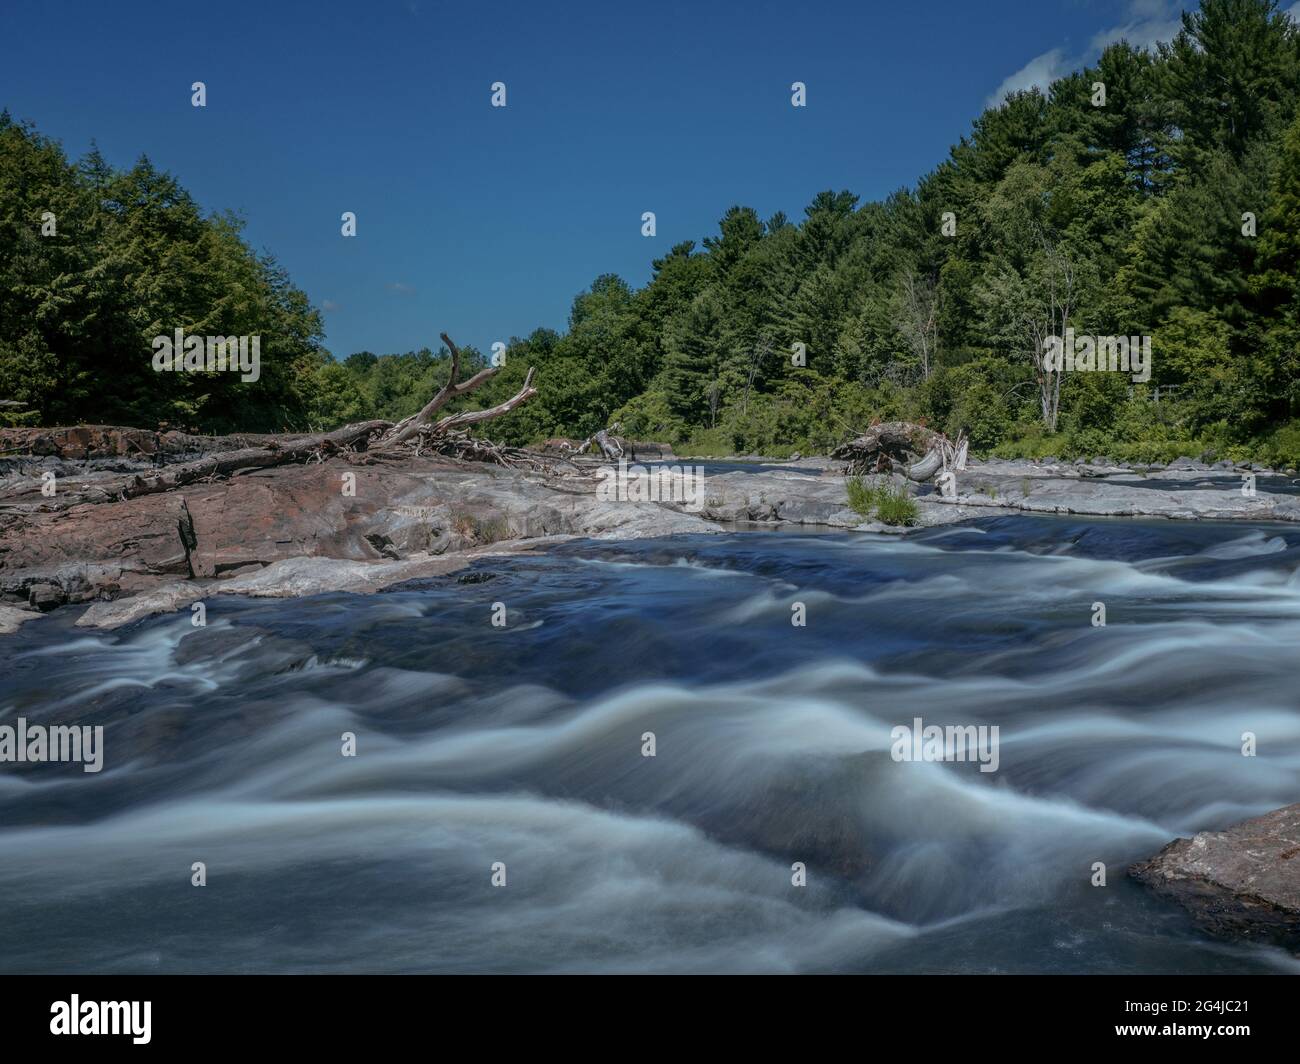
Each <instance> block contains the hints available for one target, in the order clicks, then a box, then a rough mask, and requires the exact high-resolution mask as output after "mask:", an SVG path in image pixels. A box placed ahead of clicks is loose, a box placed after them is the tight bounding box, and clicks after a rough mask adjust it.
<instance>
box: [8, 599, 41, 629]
mask: <svg viewBox="0 0 1300 1064" xmlns="http://www.w3.org/2000/svg"><path fill="white" fill-rule="evenodd" d="M39 616H40V614H39V613H37V612H36V611H35V610H23V609H19V608H18V607H17V606H0V635H13V634H14V632H16V631H18V629H19V628H20V627H21V626H22V625H24V624H26V623H27V622H28V621H31V620H35V619H36V618H37V617H39Z"/></svg>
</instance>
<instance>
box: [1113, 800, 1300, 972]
mask: <svg viewBox="0 0 1300 1064" xmlns="http://www.w3.org/2000/svg"><path fill="white" fill-rule="evenodd" d="M1129 875H1131V876H1133V877H1134V878H1135V879H1137V880H1139V881H1140V882H1142V883H1145V884H1146V885H1147V886H1149V887H1150V888H1151V889H1152V890H1154V891H1155V892H1156V893H1157V894H1160V895H1162V896H1163V897H1167V898H1171V899H1172V900H1174V901H1176V902H1178V903H1179V904H1180V905H1182V906H1183V907H1184V908H1185V909H1187V910H1188V911H1189V912H1190V913H1191V914H1192V917H1193V919H1194V920H1195V921H1196V923H1197V925H1198V926H1200V927H1201V928H1203V929H1204V930H1206V931H1208V932H1210V933H1211V934H1213V935H1217V936H1219V937H1222V938H1232V939H1247V940H1250V941H1258V942H1270V943H1273V944H1275V945H1279V946H1283V947H1285V948H1286V949H1289V950H1291V951H1292V952H1296V953H1300V802H1298V803H1296V804H1295V805H1288V806H1285V807H1283V808H1282V809H1276V810H1274V811H1273V812H1271V813H1266V814H1264V816H1260V817H1255V818H1254V819H1253V820H1245V821H1242V822H1241V823H1240V824H1235V825H1233V826H1232V827H1230V828H1228V829H1226V830H1224V831H1202V832H1199V833H1198V834H1196V835H1194V836H1192V838H1190V839H1175V840H1174V841H1173V842H1171V843H1170V844H1169V845H1168V846H1166V847H1165V848H1164V849H1163V850H1161V851H1160V852H1159V853H1158V854H1156V855H1155V856H1154V857H1152V858H1151V859H1150V860H1148V861H1141V862H1139V863H1138V864H1135V865H1133V867H1132V868H1130V869H1129Z"/></svg>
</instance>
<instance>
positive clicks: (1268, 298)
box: [0, 0, 1300, 466]
mask: <svg viewBox="0 0 1300 1064" xmlns="http://www.w3.org/2000/svg"><path fill="white" fill-rule="evenodd" d="M1298 94H1300V28H1298V27H1297V25H1296V24H1295V23H1293V22H1292V21H1291V20H1290V18H1289V17H1288V16H1286V15H1285V14H1283V13H1281V12H1280V11H1279V10H1278V7H1277V4H1276V2H1275V0H1203V3H1202V4H1201V6H1200V9H1199V10H1198V11H1196V12H1192V13H1185V14H1184V15H1183V16H1182V29H1181V31H1180V32H1179V33H1178V34H1177V36H1176V37H1175V38H1174V39H1173V40H1171V41H1169V42H1168V43H1161V44H1159V45H1157V46H1156V47H1155V48H1154V49H1138V48H1134V47H1132V46H1130V45H1129V44H1127V43H1126V42H1123V41H1121V42H1119V43H1116V44H1113V45H1111V46H1110V47H1108V48H1107V49H1106V50H1105V51H1104V52H1103V53H1102V54H1101V55H1100V57H1099V59H1098V60H1097V62H1096V64H1095V65H1094V66H1092V67H1089V68H1087V69H1084V70H1081V71H1078V72H1076V73H1074V74H1072V75H1070V76H1068V77H1065V78H1063V79H1061V80H1058V81H1056V82H1054V83H1053V84H1052V85H1051V87H1050V90H1049V91H1048V92H1047V93H1046V94H1044V93H1042V92H1039V91H1038V90H1032V91H1027V92H1020V93H1015V94H1012V95H1010V96H1008V97H1007V99H1006V100H1005V102H1003V103H1002V104H1001V105H1000V106H998V107H995V108H990V109H987V110H985V111H984V112H983V113H982V114H981V115H980V116H979V117H978V118H977V119H975V121H974V123H973V125H972V127H971V130H970V132H969V133H968V134H967V135H966V136H964V137H963V138H962V139H961V141H960V142H959V143H958V144H956V145H954V146H953V147H952V148H951V149H950V151H949V154H948V157H947V158H946V159H944V160H943V161H942V162H940V163H939V164H938V165H937V166H936V167H935V169H934V170H932V171H931V172H930V173H928V174H926V175H924V176H922V177H921V178H920V179H919V180H918V181H917V182H916V184H915V186H914V187H911V188H904V189H900V190H899V191H897V192H895V193H893V194H892V195H890V196H889V197H888V198H887V199H885V200H883V201H880V202H865V203H864V202H861V201H860V200H859V197H858V196H856V195H855V194H853V193H852V192H851V191H848V190H842V191H835V190H827V191H824V192H821V193H819V194H818V195H816V196H815V197H814V198H813V200H812V202H811V203H810V204H809V205H808V206H807V207H806V208H805V209H804V212H803V218H802V219H791V218H788V217H786V216H785V215H784V214H782V213H777V214H775V215H773V216H772V217H769V218H762V217H760V216H759V214H758V213H757V212H756V211H754V210H753V209H751V208H749V207H746V206H739V205H737V206H733V207H731V208H730V209H728V210H727V211H726V212H725V213H724V214H723V216H722V218H721V221H720V222H719V225H718V231H717V232H716V233H715V234H713V235H709V236H705V237H704V238H703V239H702V240H701V241H700V242H699V244H696V243H695V242H694V241H686V242H683V243H679V244H677V245H676V246H674V247H672V248H671V249H669V250H667V251H666V252H665V253H664V254H662V255H661V256H660V257H658V258H656V259H654V261H653V264H652V266H653V273H652V276H651V279H650V280H649V282H648V283H647V284H646V285H645V286H644V287H641V288H633V287H631V286H630V285H628V284H627V283H626V282H625V281H623V280H622V279H621V278H619V277H618V276H615V275H613V274H605V275H602V276H599V277H597V278H596V279H595V280H594V281H593V282H592V283H591V285H590V287H589V288H588V289H587V290H586V291H583V292H581V293H580V294H578V295H577V296H576V298H575V299H574V300H573V303H572V308H571V310H570V313H569V318H568V326H567V329H566V330H565V331H564V332H562V333H561V332H556V331H554V330H551V329H537V330H536V331H534V332H533V333H532V334H530V335H529V336H526V337H515V338H512V339H511V341H510V342H509V344H508V347H507V351H506V357H505V363H504V366H503V368H502V370H501V372H500V373H498V374H497V375H496V376H495V377H494V378H493V379H492V380H491V381H490V382H489V383H488V385H487V386H486V387H484V388H482V389H480V390H479V391H478V392H476V393H475V394H474V395H473V396H468V397H466V398H465V399H464V400H461V401H460V402H461V404H462V406H463V405H465V404H468V405H470V406H474V407H486V406H490V405H493V404H495V403H499V402H501V401H502V400H503V399H506V398H508V397H509V396H510V395H512V394H514V393H515V392H517V391H518V390H519V388H520V385H521V382H522V381H523V378H524V375H525V372H526V370H527V369H528V367H530V366H535V367H536V371H537V378H536V385H537V389H538V392H537V395H536V396H535V397H534V398H533V400H532V401H531V402H530V403H528V404H527V405H526V406H523V407H521V408H520V409H519V410H518V411H516V412H515V413H513V414H512V416H511V417H510V418H507V419H503V420H501V421H500V422H494V424H493V425H492V434H493V436H494V437H495V438H498V439H500V440H502V441H503V442H506V443H511V444H526V443H530V442H534V441H536V440H540V439H544V438H547V437H555V436H565V437H576V438H579V439H581V438H585V437H587V436H589V435H590V434H591V433H592V432H594V431H596V430H597V429H600V428H602V427H606V426H610V425H612V424H614V423H617V424H618V425H619V431H620V432H621V433H622V434H624V435H625V436H628V437H632V438H635V439H655V440H665V441H668V442H671V443H673V444H674V446H676V447H677V448H678V450H679V452H680V453H684V454H714V455H721V454H750V453H761V454H764V455H770V456H777V457H779V456H782V455H788V454H790V453H792V452H795V451H799V452H802V453H805V454H810V453H827V452H828V451H829V450H830V449H832V448H833V447H834V446H836V445H837V444H838V443H840V442H842V441H843V440H845V439H846V438H848V437H849V436H851V435H853V434H854V433H855V432H858V431H861V430H862V429H863V428H865V427H866V426H867V425H869V424H870V423H871V422H872V421H874V420H876V419H884V420H890V419H896V418H897V419H910V420H920V419H924V423H926V424H928V425H929V426H931V427H933V428H936V429H941V430H943V431H945V432H947V433H949V434H950V435H955V434H956V433H958V432H964V433H967V434H968V435H969V437H970V440H971V444H972V447H973V448H974V449H975V450H976V451H978V452H982V453H996V454H999V455H1004V456H1026V457H1034V456H1044V455H1057V456H1062V457H1075V456H1096V455H1108V456H1112V457H1114V458H1117V459H1125V460H1134V461H1157V460H1168V459H1170V458H1173V457H1175V456H1177V455H1192V456H1198V455H1202V454H1204V453H1206V452H1213V453H1214V454H1215V455H1217V456H1219V457H1232V458H1237V459H1254V460H1259V461H1264V462H1270V463H1274V464H1282V465H1290V466H1295V465H1297V464H1300V355H1298V353H1297V352H1298V351H1300V272H1298V266H1300V262H1298V260H1300V111H1298V108H1297V101H1298ZM844 135H845V136H846V137H851V136H854V135H856V134H855V131H853V130H845V131H844ZM51 230H53V231H51ZM178 327H179V328H183V329H184V330H185V332H186V333H189V334H217V335H223V336H224V335H229V336H238V335H250V334H255V335H260V336H261V338H262V339H261V344H262V346H261V374H260V377H259V379H258V380H256V381H255V382H247V383H246V382H241V381H240V379H239V376H238V375H236V374H230V373H224V374H223V373H219V372H213V373H162V374H158V373H154V372H153V369H152V366H151V358H150V341H151V339H152V338H153V337H154V336H156V335H158V334H165V333H170V332H171V331H172V330H173V329H174V328H178ZM1066 329H1073V330H1074V331H1075V332H1076V333H1078V334H1090V335H1096V336H1111V335H1115V336H1125V337H1127V336H1132V337H1149V338H1150V348H1151V352H1152V354H1151V366H1150V379H1149V381H1145V382H1134V381H1133V380H1132V379H1131V378H1130V376H1129V375H1127V374H1124V373H1055V372H1051V371H1049V370H1045V368H1044V365H1043V361H1042V351H1043V342H1044V340H1045V338H1047V337H1049V336H1053V335H1063V334H1064V333H1065V331H1066ZM464 354H465V358H466V359H467V360H468V362H469V363H471V365H469V367H468V368H469V370H470V371H471V372H472V371H473V369H474V368H476V366H482V365H484V364H485V361H484V357H483V355H482V354H481V353H480V352H478V351H474V350H473V349H469V348H466V349H464ZM448 362H449V360H448V357H447V351H446V350H445V349H440V350H437V351H433V350H429V349H424V350H420V351H415V352H406V353H394V354H379V355H377V354H374V353H371V352H367V351H363V352H356V353H351V354H348V355H347V357H343V358H335V357H334V355H332V354H331V353H330V352H329V351H327V350H326V349H325V347H324V343H323V328H322V319H321V316H320V313H319V311H318V310H317V309H316V308H315V307H314V306H313V305H312V303H311V301H310V300H309V299H308V297H307V296H306V295H305V294H304V293H303V292H302V291H300V290H299V289H297V288H296V287H295V286H294V285H293V283H292V281H291V280H290V278H289V276H288V275H287V273H286V271H285V270H284V269H283V268H282V267H281V266H280V265H279V264H278V263H277V262H276V261H275V260H274V259H273V258H271V257H270V256H267V255H264V254H258V253H255V252H254V251H253V250H252V249H251V248H250V247H249V245H248V244H247V242H246V241H245V240H244V238H243V237H242V235H241V224H240V221H239V219H238V218H237V217H235V216H233V215H230V214H205V213H204V211H203V210H202V209H201V208H200V207H199V205H198V204H196V203H195V201H194V200H193V199H192V198H191V196H190V195H189V194H188V193H187V192H186V191H185V189H184V188H183V187H182V186H181V185H180V184H179V183H178V181H177V180H176V179H175V178H174V177H173V176H171V175H169V174H167V173H164V172H161V171H159V170H158V169H156V168H155V167H154V166H153V165H151V164H150V162H149V161H148V159H147V158H144V157H142V158H141V159H140V160H139V162H137V163H136V164H135V165H134V166H133V167H132V168H130V169H129V170H124V171H119V170H115V169H113V168H112V167H111V166H109V165H108V164H107V163H106V162H105V160H104V159H103V157H102V156H101V155H100V154H99V153H98V152H97V151H92V152H91V153H90V154H89V155H88V156H87V157H85V158H84V159H82V160H80V161H77V162H73V161H70V160H69V159H68V158H67V157H66V156H65V154H64V152H63V150H62V148H61V147H60V146H59V145H58V144H57V143H56V142H54V141H52V140H51V139H49V138H47V137H45V136H43V135H42V134H41V133H40V132H39V131H38V130H37V129H36V128H35V127H33V126H32V125H31V124H29V123H25V122H20V121H18V120H16V119H15V118H13V117H12V116H11V115H9V114H8V112H5V113H4V114H3V115H0V400H7V401H9V402H10V403H14V404H21V405H14V406H9V407H4V408H0V418H3V419H4V420H5V421H7V422H9V423H27V424H45V425H53V424H72V423H78V422H86V423H95V424H128V425H136V426H141V427H154V426H158V425H171V426H177V427H186V428H192V429H197V430H201V431H207V432H232V431H280V430H299V429H301V430H308V429H312V430H320V429H330V428H334V427H337V426H340V425H343V424H345V423H348V422H353V421H359V420H363V419H371V418H385V419H389V420H396V419H400V418H402V417H405V416H407V415H409V414H411V413H412V412H413V411H415V410H417V409H419V407H420V406H421V405H422V403H423V402H424V401H425V400H427V397H428V396H429V395H431V394H432V393H433V392H434V391H436V390H437V388H438V386H439V385H440V383H441V381H442V380H443V379H445V377H446V375H447V372H448Z"/></svg>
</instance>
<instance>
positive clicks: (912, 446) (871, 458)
mask: <svg viewBox="0 0 1300 1064" xmlns="http://www.w3.org/2000/svg"><path fill="white" fill-rule="evenodd" d="M967 447H968V443H967V440H966V437H965V436H964V435H963V436H959V437H958V438H957V439H956V440H950V439H948V437H947V436H945V435H944V434H943V433H941V432H935V431H934V430H933V429H929V428H926V426H924V425H918V424H917V423H916V422H913V421H883V422H879V423H877V424H875V425H872V426H871V427H870V428H869V429H867V431H866V432H864V433H862V435H860V436H857V437H855V438H854V439H852V440H849V441H848V442H847V443H843V444H841V445H840V446H839V447H837V448H836V449H835V450H834V451H832V452H831V457H832V458H837V459H840V460H842V461H845V462H847V463H848V464H847V465H846V466H845V467H844V472H845V473H846V474H857V473H891V472H894V471H897V472H900V473H902V474H903V475H904V476H906V477H907V478H908V479H909V480H914V481H917V482H918V483H924V482H925V481H927V480H930V479H931V478H932V477H934V476H935V474H937V473H938V472H939V471H940V470H943V469H965V468H966V453H967Z"/></svg>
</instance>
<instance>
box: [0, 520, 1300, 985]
mask: <svg viewBox="0 0 1300 1064" xmlns="http://www.w3.org/2000/svg"><path fill="white" fill-rule="evenodd" d="M1298 570H1300V529H1296V528H1294V527H1282V526H1278V527H1272V526H1254V527H1252V526H1247V525H1242V524H1209V523H1177V522H1155V521H1152V522H1141V521H1131V520H1104V519H1095V520H1084V519H1073V520H1072V519H1065V518H1048V517H993V518H988V519H983V520H979V521H976V522H973V523H970V524H965V525H961V526H955V527H947V528H941V529H934V530H928V531H922V532H917V533H913V534H910V535H908V536H905V537H897V536H876V535H865V534H841V533H817V532H791V531H781V532H738V533H732V534H728V535H721V536H703V535H702V536H686V537H673V538H666V539H656V540H646V541H637V542H625V543H613V542H595V541H582V542H577V543H572V544H568V545H565V546H563V547H561V548H559V549H555V550H552V551H550V552H548V553H546V554H538V555H535V556H529V555H523V556H515V557H509V558H492V559H487V560H483V561H480V562H477V563H475V564H474V565H473V566H472V567H471V568H470V569H469V570H466V571H463V572H461V573H458V574H453V575H450V576H447V577H443V578H439V579H437V580H430V581H426V582H419V583H411V584H405V585H402V586H400V587H398V588H395V589H392V590H390V591H388V592H385V593H382V594H377V595H373V596H356V595H348V594H333V595H323V596H318V597H314V598H308V599H287V600H285V599H244V598H236V597H233V596H231V597H216V598H213V599H210V600H209V601H208V603H207V618H206V619H207V624H206V626H205V627H199V628H196V627H194V625H193V624H192V623H191V616H190V614H189V613H188V612H186V613H185V614H182V615H172V616H166V617H160V618H155V619H153V620H150V621H146V622H143V623H140V624H137V625H135V626H132V627H130V628H127V629H124V630H121V631H117V632H110V633H103V632H92V631H88V630H83V629H78V628H75V627H73V625H72V622H73V620H75V616H76V612H77V611H75V610H63V611H60V612H59V613H57V614H55V615H54V616H52V617H49V618H46V619H44V620H42V621H40V622H38V623H35V624H32V625H29V626H28V627H27V628H25V629H24V631H23V633H22V636H21V637H9V638H7V639H5V640H2V641H0V674H2V675H3V676H4V678H5V682H4V694H3V696H0V724H5V723H12V722H13V720H14V718H16V717H18V716H23V717H25V718H26V719H27V720H28V721H31V722H36V723H45V724H54V723H58V724H86V725H103V726H104V768H103V770H102V771H101V772H98V773H86V772H84V771H82V769H81V767H80V766H77V765H48V764H47V765H12V764H10V765H4V766H0V919H2V920H3V928H4V931H3V934H2V935H0V970H4V971H20V972H71V971H77V972H262V971H272V972H280V971H291V972H337V971H367V972H462V971H463V972H514V971H550V972H554V971H561V972H570V971H582V972H590V971H656V972H657V971H662V972H700V971H729V972H730V971H735V972H1123V973H1155V972H1184V973H1208V972H1223V973H1228V972H1296V971H1300V962H1297V961H1296V960H1294V959H1291V958H1288V957H1287V956H1286V955H1285V954H1283V953H1281V952H1280V951H1277V950H1273V949H1270V948H1267V947H1257V946H1241V945H1235V944H1228V943H1223V942H1217V941H1214V940H1212V939H1209V938H1207V937H1205V936H1203V935H1202V934H1200V933H1199V932H1198V931H1196V930H1195V928H1194V927H1193V926H1192V925H1191V923H1190V921H1189V919H1188V918H1187V917H1186V915H1185V914H1183V913H1182V912H1181V910H1179V909H1178V908H1176V907H1174V906H1171V905H1170V904H1168V903H1166V902H1163V901H1161V900H1159V899H1157V898H1154V897H1152V896H1150V895H1149V894H1148V893H1147V892H1146V891H1145V890H1144V889H1142V888H1141V887H1139V886H1137V885H1136V884H1134V883H1133V882H1131V881H1130V880H1129V879H1128V878H1127V877H1126V875H1125V874H1124V869H1125V867H1126V865H1127V864H1128V863H1130V862H1132V861H1133V860H1136V859H1138V858H1142V857H1146V856H1149V855H1150V854H1152V853H1154V852H1155V851H1156V850H1158V849H1159V848H1160V847H1161V846H1163V845H1164V844H1165V843H1166V842H1168V841H1169V840H1170V839H1172V838H1173V837H1175V836H1176V835H1179V834H1190V833H1192V832H1194V831H1196V830H1201V829H1206V828H1214V827H1222V826H1226V825H1228V824H1230V823H1232V822H1234V821H1237V820H1240V819H1242V818H1245V817H1248V816H1252V815H1256V814H1259V813H1263V812H1265V811H1267V810H1270V809H1273V808H1276V807H1278V806H1281V805H1285V804H1288V803H1290V802H1294V801H1296V800H1297V798H1298V797H1300V684H1297V681H1296V663H1297V646H1300V576H1298V575H1297V573H1298ZM1094 603H1104V605H1105V610H1106V624H1105V625H1104V626H1097V625H1094V623H1093V619H1094V616H1095V614H1096V612H1097V611H1096V610H1095V607H1094ZM796 604H802V610H801V611H800V610H799V607H797V606H796ZM502 609H504V625H503V626H497V625H494V624H493V620H494V618H496V619H497V620H498V621H500V620H502ZM799 612H802V613H803V619H804V621H805V623H804V624H803V625H802V626H796V625H795V624H793V623H792V618H795V619H797V614H798V613H799ZM65 615H66V616H65ZM918 717H919V718H922V719H923V720H924V721H925V723H926V724H939V725H949V724H956V725H984V726H989V727H992V726H994V725H996V726H997V727H998V734H999V736H1000V748H999V756H998V766H997V771H995V772H981V771H980V766H979V765H977V764H974V763H971V762H965V763H958V762H952V761H949V762H934V761H899V760H895V759H894V757H892V756H891V729H893V728H894V727H895V726H898V725H910V724H911V723H912V722H913V720H914V719H915V718H918ZM1246 732H1250V733H1253V735H1254V736H1255V737H1256V743H1257V753H1256V755H1255V756H1250V757H1248V756H1243V753H1242V735H1243V733H1246ZM345 733H351V734H352V735H354V736H355V744H356V756H343V746H344V739H343V736H344V734H345ZM647 733H652V734H653V742H654V750H653V756H645V755H646V753H647V750H648V747H647V741H648V740H647V738H646V736H647ZM195 862H202V863H203V864H204V866H205V868H206V885H205V886H195V885H192V876H193V875H194V872H193V870H192V869H193V865H194V863H195ZM1098 862H1100V863H1101V864H1103V865H1104V866H1105V871H1106V883H1105V885H1104V886H1094V885H1093V880H1094V878H1095V869H1096V866H1097V863H1098ZM796 863H799V864H801V865H802V867H803V869H804V876H805V877H806V885H803V886H795V885H793V883H792V880H793V879H794V878H797V877H796V873H795V871H793V870H792V866H794V865H795V864H796ZM494 866H495V868H496V870H497V871H496V878H497V880H498V881H500V879H501V877H502V876H504V881H505V885H504V886H496V885H494V884H493V878H494ZM502 866H504V868H502Z"/></svg>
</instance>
